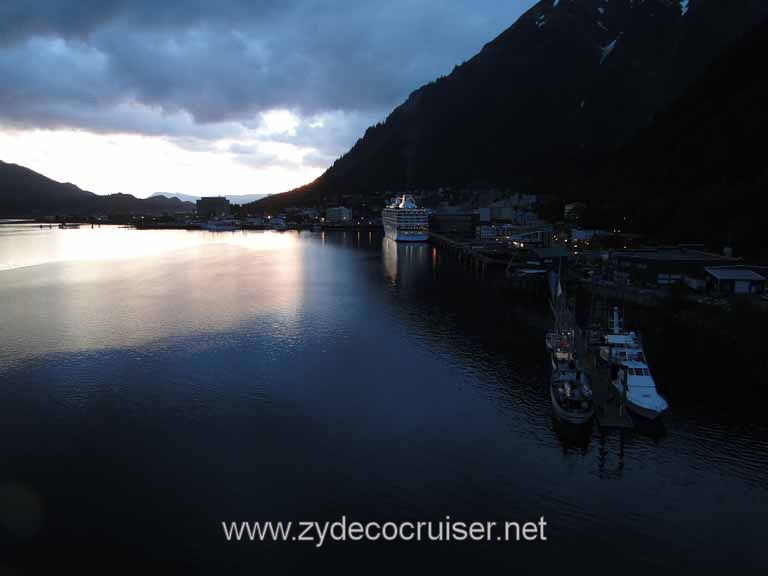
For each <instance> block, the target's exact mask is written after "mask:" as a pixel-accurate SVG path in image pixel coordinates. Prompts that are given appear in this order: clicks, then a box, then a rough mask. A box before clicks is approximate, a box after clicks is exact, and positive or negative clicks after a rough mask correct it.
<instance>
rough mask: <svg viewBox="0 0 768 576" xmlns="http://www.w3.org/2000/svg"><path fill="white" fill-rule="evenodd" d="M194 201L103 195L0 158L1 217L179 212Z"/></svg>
mask: <svg viewBox="0 0 768 576" xmlns="http://www.w3.org/2000/svg"><path fill="white" fill-rule="evenodd" d="M194 209H195V205H194V204H192V203H190V202H182V201H181V200H179V199H178V198H170V199H169V198H163V197H156V198H146V199H142V198H136V197H135V196H131V195H130V194H109V195H107V196H100V195H98V194H94V193H93V192H87V191H85V190H81V189H80V188H78V187H77V186H75V185H74V184H69V183H67V184H62V183H61V182H56V181H55V180H51V179H50V178H47V177H45V176H43V175H42V174H38V173H37V172H34V171H33V170H30V169H29V168H24V167H23V166H19V165H17V164H7V163H5V162H2V161H0V217H3V218H24V217H38V218H39V217H46V216H51V217H55V216H60V217H63V216H92V215H118V214H121V215H125V214H154V215H161V214H165V213H167V214H177V213H187V212H192V211H193V210H194Z"/></svg>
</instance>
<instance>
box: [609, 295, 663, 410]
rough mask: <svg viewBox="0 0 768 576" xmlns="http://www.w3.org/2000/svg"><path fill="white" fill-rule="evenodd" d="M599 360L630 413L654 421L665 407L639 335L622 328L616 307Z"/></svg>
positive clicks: (620, 316)
mask: <svg viewBox="0 0 768 576" xmlns="http://www.w3.org/2000/svg"><path fill="white" fill-rule="evenodd" d="M600 358H601V359H602V360H603V361H605V362H607V363H608V364H609V365H610V368H611V373H610V379H611V384H612V385H613V386H614V387H615V388H616V389H617V390H618V392H619V393H620V394H621V395H622V397H623V398H624V401H625V403H626V405H627V408H629V409H630V410H631V411H632V412H633V413H634V414H637V415H638V416H642V417H643V418H648V419H650V420H654V419H656V418H658V417H659V416H660V415H661V414H662V413H664V411H665V410H667V408H669V404H667V401H666V400H665V399H664V398H663V397H662V396H661V395H660V394H659V393H658V392H657V391H656V383H655V381H654V380H653V376H652V375H651V371H650V368H649V366H648V362H647V360H646V358H645V351H644V350H643V344H642V341H641V339H640V336H639V334H637V333H636V332H629V331H626V330H625V329H624V326H623V318H622V315H621V313H620V312H619V309H618V307H614V309H613V313H612V315H611V327H610V330H609V331H608V333H606V334H605V335H604V337H603V343H602V345H601V346H600Z"/></svg>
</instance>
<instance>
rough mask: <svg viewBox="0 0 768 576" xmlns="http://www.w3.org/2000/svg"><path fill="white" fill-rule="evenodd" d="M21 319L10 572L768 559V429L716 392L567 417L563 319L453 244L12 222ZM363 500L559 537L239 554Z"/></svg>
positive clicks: (11, 358) (706, 567) (387, 514)
mask: <svg viewBox="0 0 768 576" xmlns="http://www.w3.org/2000/svg"><path fill="white" fill-rule="evenodd" d="M0 323H1V326H2V332H1V333H0V433H1V434H2V438H3V441H2V443H0V512H2V517H0V543H1V546H0V550H2V552H3V554H2V556H0V572H2V570H1V569H2V568H3V567H5V568H10V569H12V570H15V571H16V572H22V573H23V572H24V571H35V570H36V569H39V570H42V569H43V568H44V567H46V566H47V564H46V562H51V561H53V560H51V559H52V558H54V559H55V561H56V562H60V563H61V565H63V564H66V563H68V562H76V563H78V565H80V566H83V567H92V566H104V565H102V564H97V563H96V562H97V560H96V558H97V555H98V557H101V555H107V556H108V557H109V559H110V560H109V561H110V562H111V564H108V565H107V566H109V567H110V569H109V570H106V571H107V572H109V571H114V570H115V569H117V568H120V567H129V566H130V567H134V566H135V567H139V566H143V565H146V564H147V563H148V562H150V561H151V562H153V563H154V564H156V565H160V566H163V567H165V568H166V569H167V571H168V572H170V571H183V572H185V573H194V572H205V573H223V572H227V571H238V572H247V573H255V571H256V570H258V569H267V568H269V569H270V570H275V569H278V570H279V569H287V568H291V567H296V566H300V567H305V566H307V565H309V566H316V565H317V563H318V562H324V561H330V562H332V564H333V566H336V567H341V566H342V564H349V563H354V566H356V567H357V569H358V570H357V571H358V572H367V571H370V570H371V569H374V568H381V567H386V568H390V569H398V568H402V567H403V566H404V564H403V562H404V561H403V560H402V558H404V556H403V554H407V555H408V558H410V559H411V560H409V562H418V563H420V564H421V563H423V564H424V565H426V566H431V567H435V568H436V567H438V566H439V565H442V564H446V565H450V566H460V565H465V566H467V567H481V566H486V565H488V563H490V562H491V561H493V562H495V563H502V564H504V565H505V566H507V567H508V568H512V569H515V570H516V571H517V572H521V573H525V572H527V571H534V572H538V573H542V572H543V573H546V572H550V571H553V570H555V569H577V570H579V571H581V570H582V569H583V570H584V571H585V572H586V571H587V570H589V571H590V572H597V573H609V572H615V570H616V569H617V567H621V568H620V570H621V572H622V573H640V572H644V573H647V572H648V571H649V570H654V571H657V572H658V571H661V572H664V573H673V572H674V573H680V572H688V571H693V570H696V571H698V572H699V573H702V572H706V573H709V572H712V571H722V570H723V569H729V570H733V569H734V568H735V569H741V568H748V567H750V566H761V565H762V566H764V565H765V562H766V561H768V552H766V547H765V545H764V541H765V534H766V531H765V525H764V521H765V518H766V511H767V510H768V504H767V502H768V482H766V481H767V480H768V450H767V448H768V429H767V428H766V426H764V425H763V424H761V423H760V422H759V421H750V419H746V420H741V421H739V424H738V425H736V424H733V423H732V418H729V420H728V421H721V420H720V419H719V417H718V416H717V413H716V412H715V411H708V410H707V409H706V408H702V407H701V406H697V405H696V404H695V403H693V402H692V403H691V405H690V406H685V405H678V406H673V410H672V412H671V413H670V414H669V415H668V417H666V419H665V422H664V425H663V426H646V427H642V428H641V429H639V430H635V431H632V432H630V433H624V434H620V433H608V434H602V433H601V432H600V431H599V430H597V428H594V429H589V430H587V431H585V432H581V433H580V432H578V431H574V430H570V429H563V428H562V427H561V426H558V425H557V423H556V422H554V421H553V419H552V416H551V412H550V407H549V402H548V395H547V391H546V386H545V382H546V377H547V369H546V363H545V361H544V360H545V359H544V352H543V346H542V339H543V334H544V331H545V330H546V328H547V326H548V324H549V318H548V316H547V310H546V308H544V307H543V306H541V305H540V304H539V303H535V302H526V301H516V299H515V298H513V297H511V296H510V295H504V294H502V293H501V292H500V291H499V289H497V288H495V287H492V286H490V285H489V284H487V283H480V282H478V281H476V280H475V279H474V278H473V277H472V276H471V274H469V273H468V272H467V271H466V270H464V269H462V268H460V267H459V266H458V265H457V264H456V263H454V262H453V261H452V260H451V259H450V258H449V257H448V256H447V255H445V256H443V255H442V254H440V253H439V252H438V251H436V250H435V249H433V248H432V247H431V246H429V245H427V244H423V245H412V246H406V245H394V244H392V243H390V242H389V241H387V240H382V238H381V237H380V236H379V235H377V234H371V233H367V232H364V233H334V234H319V233H315V234H309V233H301V234H299V233H271V232H235V233H218V234H214V233H206V232H186V231H136V230H128V229H121V228H115V227H102V228H100V229H99V228H96V229H90V228H81V229H80V230H58V229H54V230H48V229H39V228H38V227H36V226H34V225H4V226H0ZM659 377H660V380H662V381H665V380H664V375H659ZM665 385H667V386H671V385H674V384H673V383H670V382H668V380H666V381H665ZM342 515H346V516H347V518H349V519H352V520H361V521H367V520H377V521H380V522H383V521H386V520H402V519H412V520H440V519H443V518H444V517H445V516H446V515H450V516H451V518H452V519H461V520H466V521H474V520H480V521H486V520H499V521H503V520H522V521H525V520H537V519H538V518H539V517H540V516H544V517H545V518H546V521H547V523H548V526H549V531H548V534H547V536H548V540H547V542H540V543H534V544H523V543H514V542H513V543H500V542H492V543H469V542H464V543H461V544H452V543H429V542H427V543H421V544H416V543H407V544H404V543H400V544H394V543H383V542H379V543H373V544H363V543H350V542H346V543H339V542H327V543H326V544H325V545H324V547H323V548H321V549H320V550H316V549H314V548H313V545H312V544H309V543H287V544H282V545H275V544H265V543H259V544H256V543H239V544H235V543H226V542H225V541H224V537H223V532H222V529H221V525H220V522H221V521H223V520H252V521H256V520H275V521H278V520H282V521H300V520H319V521H323V520H331V521H332V520H337V519H338V518H340V517H341V516H342ZM390 565H391V566H390ZM411 565H412V564H408V566H411Z"/></svg>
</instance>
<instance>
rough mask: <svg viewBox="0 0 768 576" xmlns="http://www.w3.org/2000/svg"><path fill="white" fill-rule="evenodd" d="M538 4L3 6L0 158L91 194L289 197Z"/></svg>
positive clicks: (170, 0) (24, 2) (41, 1)
mask: <svg viewBox="0 0 768 576" xmlns="http://www.w3.org/2000/svg"><path fill="white" fill-rule="evenodd" d="M533 3H534V2H533V0H475V1H472V0H465V1H459V0H382V1H378V0H368V1H366V0H359V1H357V2H355V1H352V0H344V1H341V0H217V1H211V0H164V1H163V2H158V1H157V0H136V1H131V0H36V1H30V0H2V2H0V79H2V80H0V160H4V161H6V162H15V163H18V164H22V165H25V166H28V167H30V168H32V169H34V170H37V171H39V172H42V173H44V174H46V175H47V176H50V177H52V178H54V179H56V180H61V181H70V182H74V183H75V184H77V185H79V186H80V187H82V188H85V189H88V190H91V191H93V192H97V193H102V194H105V193H113V192H128V193H131V194H135V195H137V196H147V195H149V194H151V193H153V192H157V191H171V192H185V193H190V194H200V193H207V194H217V193H218V194H258V193H274V192H282V191H285V190H288V189H290V188H293V187H295V186H298V185H301V184H304V183H306V182H309V181H311V180H312V179H314V178H315V177H317V176H318V175H319V174H321V173H322V172H323V170H324V169H325V168H327V167H328V166H329V165H330V164H331V163H332V162H333V160H334V159H335V158H336V157H338V156H339V155H340V154H342V153H343V152H344V151H346V150H347V149H348V148H349V147H350V146H351V145H352V144H353V143H354V142H355V140H356V139H357V138H358V137H360V136H361V135H362V133H363V132H364V131H365V128H366V127H367V126H369V125H370V124H372V123H375V122H378V121H380V120H383V119H384V118H385V117H386V115H387V114H388V112H389V111H390V110H391V109H392V108H393V107H394V106H396V105H397V104H398V103H400V102H401V101H402V100H403V99H404V98H406V97H407V95H408V94H409V93H410V92H411V91H412V90H414V89H415V88H417V87H418V86H420V85H421V84H423V83H425V82H429V81H430V80H433V79H434V78H436V77H437V76H439V75H442V74H447V73H449V72H450V71H451V70H452V69H453V66H454V65H456V64H458V63H460V62H462V61H464V60H466V59H468V58H470V57H471V56H472V55H473V54H475V53H476V52H477V51H478V50H479V49H480V48H481V47H482V46H483V44H485V43H486V42H488V41H489V40H491V39H492V38H493V37H495V36H496V35H497V34H498V33H500V32H501V31H502V30H504V29H505V28H506V27H508V26H509V25H510V24H512V22H514V20H515V19H516V18H517V17H518V16H519V15H520V14H521V13H522V12H523V11H524V10H525V9H526V8H527V7H528V6H530V5H532V4H533Z"/></svg>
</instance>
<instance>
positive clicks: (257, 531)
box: [221, 516, 547, 548]
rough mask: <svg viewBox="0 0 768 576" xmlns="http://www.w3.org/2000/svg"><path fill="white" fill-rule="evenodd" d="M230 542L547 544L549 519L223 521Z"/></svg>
mask: <svg viewBox="0 0 768 576" xmlns="http://www.w3.org/2000/svg"><path fill="white" fill-rule="evenodd" d="M221 525H222V528H223V529H224V536H225V538H226V539H227V540H228V541H237V542H239V541H250V542H265V541H272V542H311V543H314V545H315V546H316V547H318V548H319V547H321V546H322V545H323V544H324V543H326V542H327V541H333V542H349V541H351V542H359V541H368V542H373V541H377V540H383V541H389V542H391V541H404V542H408V541H416V542H421V541H433V542H448V541H456V542H462V541H476V542H477V541H486V542H519V541H524V542H532V541H546V539H547V537H546V533H545V528H546V526H547V522H546V520H544V517H543V516H542V517H541V518H539V519H538V520H537V521H535V522H477V521H475V522H464V521H460V520H451V517H450V516H446V518H445V520H440V521H425V522H411V521H403V522H355V521H348V520H347V518H346V516H342V517H341V519H340V520H337V521H335V522H316V521H301V522H222V523H221Z"/></svg>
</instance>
